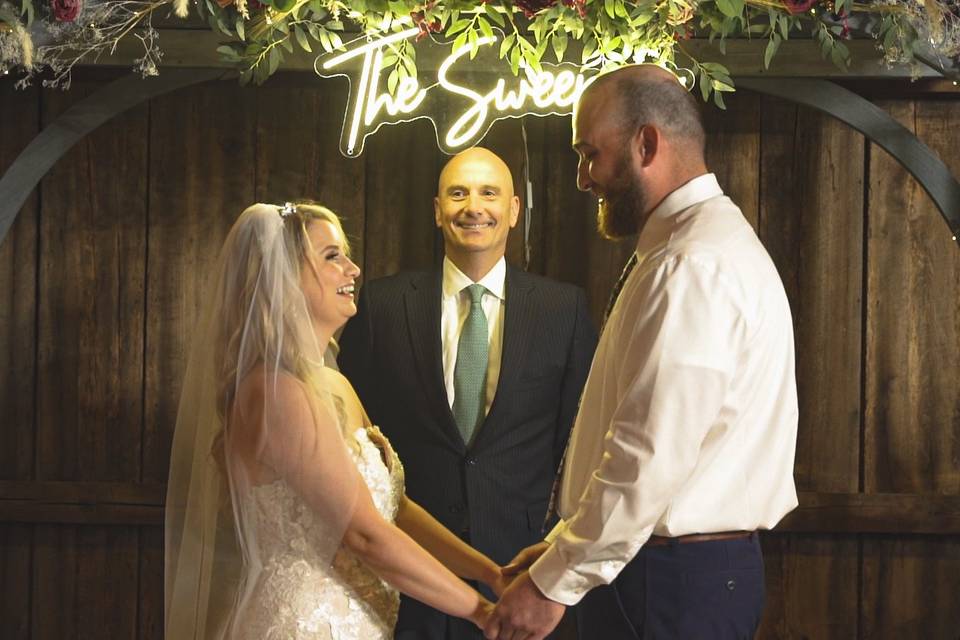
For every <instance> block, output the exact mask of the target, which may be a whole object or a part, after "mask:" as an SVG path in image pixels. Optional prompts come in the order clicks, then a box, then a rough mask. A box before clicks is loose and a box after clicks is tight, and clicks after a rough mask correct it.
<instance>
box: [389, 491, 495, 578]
mask: <svg viewBox="0 0 960 640" xmlns="http://www.w3.org/2000/svg"><path fill="white" fill-rule="evenodd" d="M396 524H397V526H398V527H400V528H401V529H403V530H404V531H405V532H406V533H407V534H408V535H409V536H410V537H411V538H413V539H414V540H416V541H417V543H418V544H420V546H422V547H423V548H424V549H426V550H427V551H429V552H430V553H431V554H432V555H433V556H434V557H435V558H437V560H439V561H440V562H442V563H443V565H444V566H445V567H446V568H447V569H449V570H450V571H452V572H453V573H455V574H457V575H458V576H460V577H461V578H464V579H467V580H479V581H480V582H482V583H484V584H486V585H487V586H489V587H490V588H491V589H493V590H494V592H496V593H497V594H498V595H499V594H500V592H501V591H503V587H504V586H505V584H504V583H503V580H504V579H503V576H502V575H501V573H500V567H499V566H497V564H496V563H495V562H494V561H493V560H491V559H490V558H488V557H487V556H485V555H483V554H482V553H480V552H479V551H477V550H476V549H474V548H473V547H471V546H470V545H468V544H467V543H465V542H464V541H463V540H461V539H460V538H458V537H457V536H455V535H454V534H453V533H452V532H451V531H450V530H449V529H447V528H446V527H444V526H443V525H442V524H440V523H439V522H437V520H436V519H435V518H434V517H433V516H432V515H430V514H429V513H428V512H427V511H426V510H425V509H424V508H423V507H421V506H420V505H418V504H417V503H416V502H414V501H413V500H411V499H410V498H408V497H407V496H404V497H403V501H402V502H401V503H400V512H399V513H398V514H397V522H396Z"/></svg>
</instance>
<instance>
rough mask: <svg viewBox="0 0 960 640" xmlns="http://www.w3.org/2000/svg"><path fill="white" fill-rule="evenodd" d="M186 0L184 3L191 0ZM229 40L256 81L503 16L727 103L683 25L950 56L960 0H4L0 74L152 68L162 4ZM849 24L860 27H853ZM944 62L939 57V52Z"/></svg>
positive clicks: (954, 54) (714, 35)
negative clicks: (650, 66) (869, 40)
mask: <svg viewBox="0 0 960 640" xmlns="http://www.w3.org/2000/svg"><path fill="white" fill-rule="evenodd" d="M191 3H192V5H191ZM191 6H192V9H193V10H194V11H196V12H197V13H198V14H199V15H200V16H201V17H203V18H204V19H205V20H206V21H207V23H208V24H209V25H210V28H211V29H213V30H214V31H216V32H218V33H220V34H222V35H223V36H224V37H225V38H226V39H227V41H226V42H225V43H224V44H223V45H221V46H220V47H219V48H218V52H219V53H220V55H221V56H222V57H223V58H224V59H225V60H227V61H230V62H232V63H234V64H236V65H237V67H238V70H239V72H240V81H241V82H242V83H249V82H254V83H258V84H259V83H262V82H263V81H265V80H266V79H267V78H268V77H270V75H272V74H273V73H274V72H275V71H277V69H279V68H280V67H281V66H282V64H283V61H284V57H285V56H287V55H288V54H291V53H293V51H294V49H295V48H300V49H303V50H304V51H307V52H320V51H327V52H329V51H333V50H336V49H339V48H341V47H342V46H343V38H344V35H343V34H344V32H345V31H352V32H356V33H358V34H359V33H375V32H389V31H400V30H403V29H409V28H411V26H413V25H416V26H417V27H419V29H420V35H419V36H418V38H417V40H419V39H420V38H422V37H426V36H428V35H432V34H436V35H437V36H439V37H441V38H442V39H444V40H445V41H448V42H449V43H450V46H451V48H452V49H458V48H460V47H461V46H463V45H471V46H475V45H476V43H477V41H478V40H479V39H480V38H482V37H483V36H489V35H491V34H492V33H493V30H494V29H495V28H496V29H499V30H500V31H502V32H503V34H504V37H503V39H502V41H501V44H500V47H499V55H500V57H501V58H502V59H505V60H506V61H508V62H509V64H510V67H511V69H512V71H513V73H514V74H517V73H519V71H520V69H521V68H522V67H524V66H529V67H531V68H534V69H539V68H540V64H541V61H546V60H548V59H549V58H550V57H551V56H552V57H555V58H556V59H557V60H560V59H561V58H563V57H564V55H565V54H566V53H567V49H568V47H569V46H570V45H571V43H572V42H577V43H579V47H580V51H581V53H580V57H581V61H582V63H583V64H584V66H594V67H604V66H607V65H618V64H623V63H626V62H631V61H638V60H648V61H654V62H657V63H660V64H671V63H672V64H674V65H677V66H682V67H685V68H687V69H689V70H690V71H692V72H693V75H694V76H695V77H696V79H697V81H698V84H699V88H700V92H701V94H702V96H703V98H704V99H705V100H707V99H709V98H710V97H711V96H712V97H713V100H714V101H715V102H716V103H717V104H718V105H720V106H721V107H722V106H723V97H722V94H723V93H725V92H729V91H733V89H734V84H733V81H732V80H731V79H730V74H729V72H728V70H727V69H726V68H725V67H724V66H723V65H721V64H718V63H709V62H701V61H699V60H697V59H696V58H695V57H694V56H693V54H692V53H690V52H689V51H688V50H687V48H686V47H685V42H686V41H687V40H688V39H690V38H692V37H707V38H709V39H710V41H711V42H713V41H716V42H717V43H718V45H719V49H720V51H721V52H724V51H725V49H724V46H725V43H726V41H727V40H728V39H732V38H751V39H762V40H765V41H766V48H765V51H764V65H765V66H767V67H769V65H770V62H771V60H772V59H773V58H774V56H775V55H776V54H777V50H778V48H779V47H780V45H781V44H782V43H783V41H785V40H787V39H789V38H790V37H799V38H804V37H806V38H810V37H812V38H814V39H815V40H816V41H817V42H818V43H819V46H820V52H821V55H822V56H823V57H824V58H830V59H831V60H832V61H833V63H834V64H836V65H837V66H838V67H840V68H846V67H847V66H848V65H849V61H850V53H849V50H848V48H847V46H846V45H845V44H844V42H845V41H846V40H849V39H850V38H851V37H852V35H853V32H854V31H856V32H857V33H858V35H861V34H865V35H868V36H870V37H873V38H874V39H875V40H876V42H877V46H878V48H879V49H880V50H881V51H882V52H883V54H884V57H885V60H886V62H887V63H888V64H890V65H900V64H911V63H913V62H914V60H915V59H916V58H917V56H919V55H921V54H931V55H932V56H934V57H939V58H940V60H941V61H944V60H948V62H949V63H950V64H952V63H955V62H957V60H958V57H960V0H868V1H867V2H857V1H855V0H636V1H633V0H0V74H5V73H8V72H10V71H18V72H20V73H22V74H23V77H22V78H21V80H20V82H19V84H20V86H24V85H26V84H28V83H29V81H30V79H31V78H32V77H33V76H34V75H35V74H37V73H39V72H41V71H42V70H43V69H45V68H49V69H50V73H49V74H48V75H45V76H44V80H43V84H44V85H45V86H63V87H66V86H69V81H70V71H71V69H72V68H73V67H74V66H75V65H76V64H78V63H79V62H80V61H81V60H90V59H95V58H97V57H99V56H100V55H102V54H104V53H107V52H112V51H113V50H114V49H115V47H116V45H117V43H118V42H119V41H120V40H121V39H123V38H138V39H139V40H140V42H141V43H142V45H143V56H142V57H140V58H138V59H137V61H136V68H137V70H138V71H139V72H140V73H142V74H143V75H145V76H147V75H155V74H156V73H157V68H158V66H159V64H160V61H161V56H162V53H161V51H160V49H159V47H158V42H157V41H158V32H157V30H156V29H154V28H153V26H152V24H151V18H152V17H153V16H154V15H157V12H158V11H163V12H164V13H169V12H170V11H171V10H172V11H173V12H175V13H176V15H178V16H181V17H186V16H187V14H188V11H189V10H190V9H191ZM853 25H856V27H857V28H856V29H854V28H853ZM416 53H417V52H416V45H415V43H414V42H411V41H401V42H399V43H397V44H395V45H392V46H391V48H390V51H389V52H387V55H386V56H385V57H384V61H383V65H384V68H390V67H392V69H391V71H390V74H389V80H388V86H389V87H391V90H392V87H395V86H396V85H397V83H398V81H399V80H401V79H403V78H404V77H408V76H416V74H417V63H416ZM946 66H949V64H948V65H946Z"/></svg>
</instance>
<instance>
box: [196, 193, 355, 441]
mask: <svg viewBox="0 0 960 640" xmlns="http://www.w3.org/2000/svg"><path fill="white" fill-rule="evenodd" d="M317 220H320V221H324V222H328V223H330V224H332V225H333V226H335V227H336V228H337V229H338V230H339V231H340V235H341V237H343V238H344V251H345V252H346V253H348V254H349V246H348V244H347V240H346V234H345V233H343V225H342V224H341V222H340V218H338V217H337V215H336V214H335V213H334V212H333V211H331V210H330V209H328V208H327V207H324V206H322V205H319V204H316V203H313V202H309V201H304V202H298V203H295V204H293V205H292V206H289V205H288V206H286V207H277V206H275V205H266V204H255V205H252V206H250V207H248V208H247V209H246V210H244V212H243V213H242V214H241V215H240V217H239V218H238V219H237V222H236V223H235V224H234V226H233V228H232V229H231V230H230V233H229V235H228V237H227V240H226V242H225V243H224V248H223V255H222V256H221V269H220V278H219V281H218V284H217V289H216V295H217V296H218V302H219V303H220V306H221V309H222V318H221V319H220V321H221V324H220V326H219V328H218V329H219V330H218V331H217V332H216V337H215V341H216V344H215V347H214V349H215V355H214V358H215V366H216V369H215V370H216V375H217V378H218V385H217V388H218V393H217V410H218V413H219V414H220V417H221V419H223V420H224V422H225V421H226V412H227V411H229V408H230V406H231V405H232V403H233V400H234V394H235V393H236V384H237V383H238V382H239V381H240V380H242V379H243V377H244V376H245V375H246V374H247V373H248V372H249V371H250V370H251V369H252V368H253V367H254V366H256V365H257V364H258V363H265V364H267V365H268V366H269V367H271V368H276V369H278V370H280V371H284V372H286V373H288V374H291V375H293V376H295V377H296V378H298V379H300V380H301V381H303V382H305V383H310V382H311V380H312V378H313V375H314V373H315V372H316V369H317V368H318V367H319V366H322V362H319V363H318V362H317V359H318V358H319V357H320V356H321V355H322V350H323V349H324V348H325V347H326V345H316V347H317V348H315V349H314V348H312V347H313V345H312V344H311V342H312V341H313V340H314V339H315V338H314V335H313V326H312V323H311V322H310V318H309V311H308V309H307V307H306V305H305V304H304V303H303V293H302V291H301V289H300V273H301V270H302V268H303V265H304V264H306V263H309V262H310V261H312V260H313V257H312V254H313V246H312V245H311V243H310V236H309V235H308V233H307V230H308V227H309V225H310V223H311V222H314V221H317ZM278 221H279V224H278ZM278 228H279V233H282V239H281V240H280V241H281V242H282V247H280V246H278V245H277V238H276V237H275V234H276V233H277V229H278ZM281 248H282V255H280V256H277V255H273V253H272V252H274V251H277V250H278V249H281ZM274 345H279V349H278V350H277V352H276V353H273V352H272V351H271V348H272V347H273V346H274ZM317 351H320V353H316V352H317ZM305 352H306V353H310V354H312V355H314V356H315V357H314V358H310V357H309V356H307V355H305Z"/></svg>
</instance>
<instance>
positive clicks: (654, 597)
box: [485, 65, 797, 640]
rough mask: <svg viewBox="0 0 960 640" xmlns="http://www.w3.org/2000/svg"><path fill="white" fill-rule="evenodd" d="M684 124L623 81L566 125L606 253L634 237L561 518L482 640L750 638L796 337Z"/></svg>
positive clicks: (573, 446) (599, 86) (671, 107)
mask: <svg viewBox="0 0 960 640" xmlns="http://www.w3.org/2000/svg"><path fill="white" fill-rule="evenodd" d="M704 140H705V136H704V131H703V125H702V122H701V120H700V115H699V109H698V105H697V104H696V102H695V99H694V98H692V97H691V96H690V95H689V94H688V92H687V91H686V89H684V88H683V87H682V86H681V85H680V83H679V82H677V80H676V78H675V77H673V76H672V75H671V74H669V73H668V72H667V71H664V70H663V69H661V68H659V67H656V66H653V65H637V66H627V67H621V68H620V69H617V70H616V71H613V72H611V73H608V74H606V75H602V76H600V77H599V78H598V79H597V80H596V81H595V82H594V83H593V84H591V85H590V86H589V87H588V88H587V89H586V90H585V91H584V93H583V95H582V96H581V98H580V101H579V103H578V105H577V109H576V111H575V114H574V126H573V147H574V149H575V150H576V151H577V153H578V154H579V156H580V164H579V167H578V174H577V185H578V187H579V188H580V189H582V190H589V191H591V192H592V193H594V194H595V195H597V196H598V197H600V208H599V221H600V228H601V231H602V232H603V233H604V235H606V236H608V237H625V236H630V235H633V234H638V236H637V250H636V252H635V253H634V256H633V257H632V258H631V260H630V262H628V266H627V268H626V269H625V270H624V276H623V277H622V278H621V282H620V283H619V286H618V288H617V289H615V291H618V292H619V296H618V297H616V302H615V304H614V305H613V307H612V310H611V313H610V315H609V317H608V319H607V322H606V324H605V325H604V328H603V335H602V336H601V338H600V344H599V346H598V347H597V355H596V359H595V360H594V362H593V366H592V368H591V370H590V377H589V379H588V380H587V383H586V387H585V389H584V392H583V399H582V401H581V404H580V411H579V413H578V415H577V421H576V426H575V427H574V430H573V434H572V435H571V437H570V448H569V451H568V452H567V456H566V460H565V463H564V469H563V476H562V477H563V482H562V488H561V491H560V501H559V509H560V515H561V516H562V518H563V520H562V521H561V522H560V524H558V525H557V526H556V527H555V528H554V530H553V531H551V533H550V535H549V536H548V537H547V540H548V542H547V543H544V544H541V545H537V546H536V547H533V548H532V549H529V550H527V551H525V552H524V553H523V554H521V556H520V558H519V559H518V563H517V564H526V563H529V561H530V560H531V559H533V558H537V557H538V556H539V557H538V558H537V559H536V561H535V562H534V563H533V564H532V566H530V568H529V571H526V572H523V573H521V574H520V575H519V576H518V577H517V578H516V579H515V580H514V582H513V583H512V584H511V585H510V587H508V588H507V590H506V591H505V592H504V594H503V597H502V598H501V599H500V601H499V603H498V604H497V609H496V611H495V612H494V614H493V615H492V616H491V618H490V620H489V621H488V624H487V627H486V630H485V631H486V637H487V638H488V639H489V640H495V639H497V638H499V639H500V640H514V639H516V638H524V639H525V640H540V639H541V638H543V636H544V635H545V634H546V633H547V632H549V631H550V629H552V628H553V625H554V624H556V621H557V620H559V618H560V615H561V614H562V612H563V609H564V606H565V605H567V606H570V605H575V604H576V605H578V608H577V619H578V622H579V624H580V633H581V637H583V638H598V639H599V638H602V639H603V640H635V639H636V638H641V637H643V638H698V639H699V638H710V639H711V640H726V639H728V638H729V639H731V640H733V639H740V638H752V637H753V634H754V632H755V631H756V628H757V625H758V624H759V621H760V615H761V612H762V609H763V599H764V584H763V561H762V558H761V552H760V545H759V542H758V540H757V534H756V531H757V530H758V529H770V528H772V527H773V526H774V525H776V524H777V522H778V521H779V520H780V518H782V517H783V516H784V514H786V513H787V512H789V511H790V510H791V509H793V508H794V507H795V506H796V505H797V495H796V490H795V488H794V482H793V461H794V452H795V447H796V437H797V390H796V380H795V377H794V346H793V324H792V319H791V315H790V308H789V305H788V302H787V296H786V293H785V292H784V289H783V284H782V283H781V281H780V277H779V275H778V274H777V270H776V268H775V267H774V264H773V261H772V260H771V259H770V256H769V255H768V254H767V252H766V250H765V249H764V248H763V246H762V245H761V244H760V241H759V240H758V239H757V236H756V234H755V233H754V231H753V229H752V228H751V227H750V225H749V224H748V223H747V221H746V220H745V219H744V217H743V214H742V213H741V212H740V209H738V208H737V206H736V205H735V204H734V203H733V202H732V201H731V200H730V199H729V198H728V197H726V196H725V195H724V194H723V192H722V191H721V190H720V187H719V185H718V184H717V180H716V178H715V177H714V175H713V174H711V173H708V171H707V168H706V164H705V162H704Z"/></svg>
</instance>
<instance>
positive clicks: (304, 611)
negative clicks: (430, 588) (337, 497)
mask: <svg viewBox="0 0 960 640" xmlns="http://www.w3.org/2000/svg"><path fill="white" fill-rule="evenodd" d="M373 429H374V433H375V434H376V435H375V439H380V438H382V435H381V434H379V431H377V430H376V429H375V428H373ZM356 440H357V444H358V451H356V452H354V454H353V457H354V460H355V461H356V464H357V468H358V469H359V471H360V475H361V476H362V477H363V480H364V482H365V483H366V485H367V487H368V489H369V490H370V494H371V496H372V497H373V502H374V504H375V505H376V507H377V510H378V511H379V512H380V514H381V515H383V517H384V518H386V519H388V520H390V521H391V522H392V521H393V520H394V519H395V518H396V515H397V510H398V509H399V506H400V499H401V498H402V497H403V467H402V465H401V464H400V460H399V459H398V458H397V456H396V453H394V452H393V450H392V449H390V448H389V447H388V448H387V451H386V452H385V453H384V454H383V455H384V456H387V459H388V460H389V462H390V465H389V467H390V468H389V469H388V467H387V465H386V464H384V460H383V457H382V455H381V450H380V448H378V446H377V445H376V444H374V441H373V440H372V439H371V436H370V434H369V433H368V431H367V430H365V429H359V430H358V431H357V432H356ZM383 441H384V442H385V439H384V440H383ZM247 499H248V500H249V501H250V502H249V503H248V504H247V505H246V508H247V509H249V510H251V511H249V513H253V514H254V522H255V526H256V527H257V529H258V531H257V532H256V533H257V535H256V540H257V541H258V544H259V549H258V556H259V558H260V559H261V562H262V565H263V568H262V570H261V571H260V572H259V574H258V575H257V576H256V578H255V584H253V585H250V589H251V591H250V597H249V598H247V599H245V601H244V603H243V604H242V605H240V609H239V610H238V611H237V612H236V614H235V616H234V618H233V622H232V624H231V631H230V633H229V634H228V637H230V638H238V639H244V640H247V639H249V640H253V639H256V640H280V639H283V640H381V639H386V638H390V637H392V635H393V627H394V625H395V623H396V618H397V608H398V606H399V594H398V593H397V592H396V590H394V589H393V588H391V587H390V586H388V585H387V584H386V583H384V582H383V581H382V580H381V579H380V578H379V577H378V576H377V575H376V574H374V573H373V572H372V571H370V569H368V568H367V567H366V565H364V564H363V563H361V562H360V561H359V560H358V559H357V558H356V557H355V556H353V555H352V554H351V553H350V552H349V551H348V550H347V549H345V548H343V547H342V546H341V547H340V549H339V551H337V553H336V555H335V556H334V560H333V564H332V566H330V563H329V560H327V561H326V562H324V561H323V559H322V558H320V556H319V554H318V553H317V551H316V550H317V549H324V548H330V546H331V545H330V544H329V540H328V539H326V538H325V536H329V535H331V532H329V531H328V530H327V529H326V528H325V526H324V523H323V522H321V521H320V518H318V517H316V515H315V514H314V512H313V511H312V510H311V509H310V508H309V507H308V506H307V505H306V504H305V503H304V501H303V500H302V499H301V497H300V496H299V495H298V494H297V493H295V492H294V491H293V489H292V488H291V487H290V485H289V484H287V483H286V482H285V481H283V480H277V481H275V482H272V483H270V484H264V485H259V486H256V487H254V488H253V489H252V490H251V493H250V495H249V497H248V498H247ZM336 535H339V532H338V533H337V534H336ZM324 542H327V544H324Z"/></svg>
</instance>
